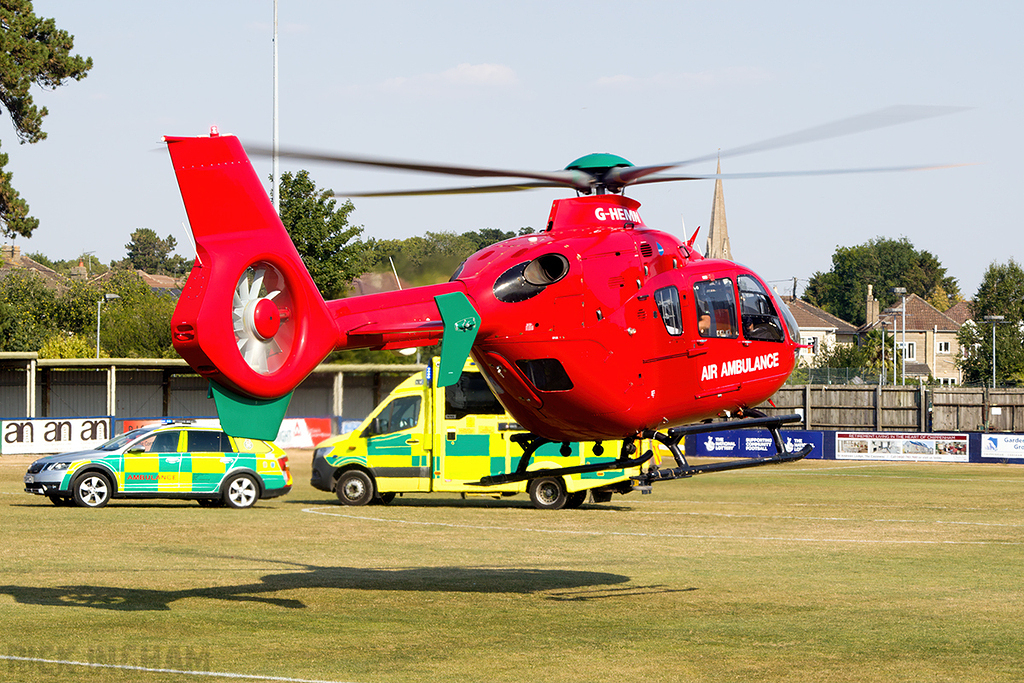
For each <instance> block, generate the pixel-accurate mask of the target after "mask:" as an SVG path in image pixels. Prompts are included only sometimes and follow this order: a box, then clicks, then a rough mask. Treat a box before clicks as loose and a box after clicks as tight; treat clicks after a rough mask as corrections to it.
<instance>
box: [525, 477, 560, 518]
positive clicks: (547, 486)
mask: <svg viewBox="0 0 1024 683" xmlns="http://www.w3.org/2000/svg"><path fill="white" fill-rule="evenodd" d="M567 500H568V494H566V492H565V484H564V483H563V482H562V478H561V477H542V478H540V479H534V480H533V481H532V482H530V502H532V503H533V507H535V508H537V509H538V510H561V509H562V508H563V507H565V503H566V501H567Z"/></svg>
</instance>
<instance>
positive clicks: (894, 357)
mask: <svg viewBox="0 0 1024 683" xmlns="http://www.w3.org/2000/svg"><path fill="white" fill-rule="evenodd" d="M878 323H879V324H880V325H881V326H882V386H885V384H886V382H887V381H888V379H889V377H888V372H887V371H886V367H885V326H886V325H888V324H889V323H887V322H885V321H884V320H879V321H878ZM892 360H893V363H895V362H896V356H895V352H894V355H893V357H892ZM895 369H896V366H895V365H894V366H893V370H894V371H895Z"/></svg>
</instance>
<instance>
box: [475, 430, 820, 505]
mask: <svg viewBox="0 0 1024 683" xmlns="http://www.w3.org/2000/svg"><path fill="white" fill-rule="evenodd" d="M802 419H803V418H802V417H801V416H800V415H795V414H794V415H780V416H777V417H765V416H761V417H752V418H743V419H740V420H734V421H731V422H716V423H713V424H698V425H688V426H685V427H673V428H672V429H669V430H668V432H667V433H662V432H658V431H654V430H647V431H644V432H642V433H641V434H640V435H639V437H640V438H641V439H654V440H656V441H658V442H659V443H661V444H663V445H664V446H665V447H666V448H668V450H669V452H670V453H672V456H673V457H674V458H675V461H676V465H677V467H673V468H653V469H650V470H648V471H647V472H643V473H641V474H640V475H638V476H635V477H632V479H633V480H635V481H636V482H637V486H638V488H645V489H649V487H650V485H651V483H652V482H655V481H669V480H672V479H685V478H688V477H692V476H695V475H698V474H707V473H709V472H724V471H727V470H739V469H745V468H747V467H759V466H761V465H772V464H775V463H782V462H794V461H796V460H800V459H801V458H803V457H805V456H807V455H808V454H809V453H810V452H811V450H812V448H813V446H811V445H810V444H807V445H805V446H804V447H803V448H801V449H800V450H798V451H793V452H790V451H787V450H786V446H785V444H784V443H783V441H782V435H781V434H780V433H779V428H780V427H781V426H782V425H784V424H788V423H790V422H799V421H800V420H802ZM727 429H767V430H768V431H769V432H770V433H771V435H772V441H773V442H774V443H775V450H776V453H775V455H773V456H771V457H767V458H744V459H741V460H728V461H726V462H715V463H706V464H702V465H691V464H690V463H689V462H687V460H686V456H685V455H684V454H683V452H682V450H681V449H680V448H679V444H680V443H682V441H683V439H684V438H686V436H687V435H689V434H704V433H709V432H720V431H724V430H727ZM517 436H518V438H517V437H512V438H513V439H514V440H516V441H517V442H520V443H521V444H522V446H523V451H524V452H523V456H522V457H521V458H520V460H519V467H518V468H517V469H516V471H515V472H509V473H506V474H494V475H490V476H487V477H481V479H480V481H475V482H468V483H470V484H471V485H472V486H494V485H496V484H508V483H511V482H516V481H528V480H530V479H537V478H539V477H550V476H563V475H570V474H583V473H585V472H602V471H604V470H615V469H627V468H630V467H638V466H640V465H642V464H643V463H645V462H647V461H648V460H650V459H651V458H652V457H653V456H654V451H653V450H647V451H646V452H645V453H643V455H641V456H639V457H636V458H630V457H629V456H630V455H632V454H633V453H635V452H636V446H635V445H634V441H635V439H633V440H629V441H626V442H624V443H623V445H622V453H621V454H620V456H619V458H618V459H617V460H611V461H608V462H602V463H593V464H590V465H577V466H575V467H558V468H553V469H541V470H530V471H527V470H526V468H527V467H528V466H529V464H530V460H531V458H532V456H533V454H534V452H536V450H537V449H538V448H540V447H541V446H543V445H544V444H548V443H552V442H551V441H550V440H548V439H544V438H542V437H536V436H533V435H532V434H523V435H517Z"/></svg>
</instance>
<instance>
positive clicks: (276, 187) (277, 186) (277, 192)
mask: <svg viewBox="0 0 1024 683" xmlns="http://www.w3.org/2000/svg"><path fill="white" fill-rule="evenodd" d="M277 112H278V104H277V0H274V140H273V148H274V168H273V176H274V179H273V181H272V188H271V194H272V195H273V199H274V211H275V212H277V213H278V214H280V213H281V173H280V171H281V169H280V159H279V158H278V147H277V145H278V141H277V137H278V123H277Z"/></svg>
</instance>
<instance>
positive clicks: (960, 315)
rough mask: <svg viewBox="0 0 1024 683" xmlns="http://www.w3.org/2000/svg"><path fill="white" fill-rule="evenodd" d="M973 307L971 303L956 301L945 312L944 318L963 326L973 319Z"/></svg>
mask: <svg viewBox="0 0 1024 683" xmlns="http://www.w3.org/2000/svg"><path fill="white" fill-rule="evenodd" d="M973 306H974V302H973V301H958V302H956V303H955V304H953V305H952V306H951V307H949V308H947V309H946V310H945V314H946V317H947V318H950V319H952V320H955V321H956V322H958V323H960V324H961V325H963V324H964V323H965V322H967V321H968V320H971V319H972V318H974V312H973V310H972V308H973Z"/></svg>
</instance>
